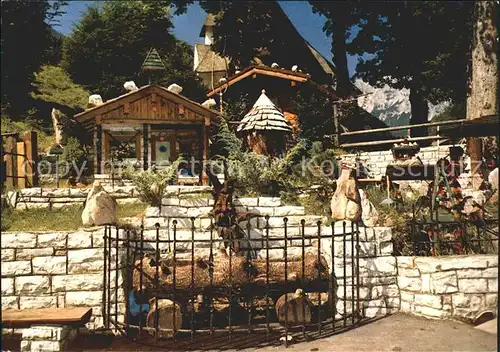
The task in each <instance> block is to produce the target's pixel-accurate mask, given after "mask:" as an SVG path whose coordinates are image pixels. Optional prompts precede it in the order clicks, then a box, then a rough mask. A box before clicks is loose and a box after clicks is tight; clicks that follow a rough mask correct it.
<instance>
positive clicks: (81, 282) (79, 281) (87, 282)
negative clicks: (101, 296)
mask: <svg viewBox="0 0 500 352" xmlns="http://www.w3.org/2000/svg"><path fill="white" fill-rule="evenodd" d="M102 280H103V277H102V274H80V275H60V276H59V275H58V276H53V277H52V291H53V292H66V291H99V290H101V289H102Z"/></svg>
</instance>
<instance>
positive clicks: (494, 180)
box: [488, 167, 498, 191]
mask: <svg viewBox="0 0 500 352" xmlns="http://www.w3.org/2000/svg"><path fill="white" fill-rule="evenodd" d="M488 182H489V183H490V185H491V189H492V190H493V191H496V190H498V167H497V168H495V169H494V170H493V171H492V172H490V174H489V175H488Z"/></svg>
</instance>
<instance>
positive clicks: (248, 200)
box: [234, 198, 259, 207]
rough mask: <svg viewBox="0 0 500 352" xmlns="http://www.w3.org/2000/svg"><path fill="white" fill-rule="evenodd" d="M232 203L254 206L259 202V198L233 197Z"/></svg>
mask: <svg viewBox="0 0 500 352" xmlns="http://www.w3.org/2000/svg"><path fill="white" fill-rule="evenodd" d="M234 204H235V205H239V204H241V205H243V206H248V207H256V206H258V204H259V198H235V199H234Z"/></svg>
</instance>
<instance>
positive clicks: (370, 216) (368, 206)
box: [359, 189, 378, 227]
mask: <svg viewBox="0 0 500 352" xmlns="http://www.w3.org/2000/svg"><path fill="white" fill-rule="evenodd" d="M359 196H360V198H361V220H363V224H364V225H365V226H366V227H374V226H375V225H376V224H377V222H378V211H377V209H375V207H374V206H373V203H372V202H370V200H369V199H368V196H367V194H366V193H365V192H364V191H363V190H362V189H360V190H359Z"/></svg>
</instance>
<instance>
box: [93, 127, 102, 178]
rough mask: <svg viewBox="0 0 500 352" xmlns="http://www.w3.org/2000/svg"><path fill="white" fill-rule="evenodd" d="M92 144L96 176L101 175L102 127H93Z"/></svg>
mask: <svg viewBox="0 0 500 352" xmlns="http://www.w3.org/2000/svg"><path fill="white" fill-rule="evenodd" d="M94 144H95V149H94V150H95V171H96V172H94V173H96V174H101V173H102V170H101V169H102V126H101V125H95V127H94Z"/></svg>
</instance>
